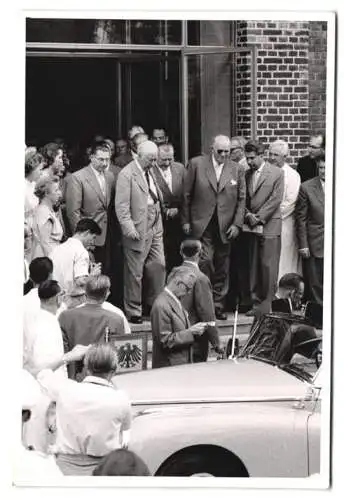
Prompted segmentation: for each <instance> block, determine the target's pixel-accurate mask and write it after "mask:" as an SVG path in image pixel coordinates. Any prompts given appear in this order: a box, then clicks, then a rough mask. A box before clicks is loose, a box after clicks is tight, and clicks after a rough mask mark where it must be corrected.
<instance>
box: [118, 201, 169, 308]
mask: <svg viewBox="0 0 344 500" xmlns="http://www.w3.org/2000/svg"><path fill="white" fill-rule="evenodd" d="M123 250H124V310H125V313H126V315H127V316H128V317H131V316H142V281H143V279H144V280H145V294H146V297H145V299H146V304H147V305H148V306H150V307H151V306H152V305H153V302H154V300H155V299H156V297H157V296H158V295H159V293H160V292H162V290H163V288H164V286H165V256H164V244H163V232H162V224H161V215H160V210H159V207H158V205H157V204H155V205H149V206H148V224H147V234H146V239H145V245H144V248H143V249H142V250H133V249H132V248H128V247H126V246H124V248H123Z"/></svg>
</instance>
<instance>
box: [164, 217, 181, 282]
mask: <svg viewBox="0 0 344 500" xmlns="http://www.w3.org/2000/svg"><path fill="white" fill-rule="evenodd" d="M182 239H183V231H182V226H181V222H180V219H179V217H178V218H176V219H172V220H165V221H164V249H165V260H166V274H167V275H168V274H169V273H170V271H171V270H172V269H173V268H174V267H176V266H180V265H181V264H182V257H181V255H180V244H181V242H182Z"/></svg>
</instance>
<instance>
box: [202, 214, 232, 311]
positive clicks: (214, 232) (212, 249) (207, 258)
mask: <svg viewBox="0 0 344 500" xmlns="http://www.w3.org/2000/svg"><path fill="white" fill-rule="evenodd" d="M201 242H202V252H201V256H200V262H199V267H200V269H201V271H202V272H203V273H204V274H206V275H207V276H208V278H209V279H210V281H211V284H212V286H213V297H214V305H215V309H216V310H218V311H222V310H224V306H225V299H226V295H227V293H228V289H229V256H230V249H231V244H230V242H228V243H223V242H222V240H221V236H220V230H219V224H218V220H217V214H216V212H215V213H214V215H213V217H212V218H211V220H210V222H209V224H208V226H207V228H206V230H205V231H204V233H203V235H202V237H201Z"/></svg>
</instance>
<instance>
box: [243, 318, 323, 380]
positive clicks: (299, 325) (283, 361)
mask: <svg viewBox="0 0 344 500" xmlns="http://www.w3.org/2000/svg"><path fill="white" fill-rule="evenodd" d="M320 342H321V338H319V337H317V334H316V331H315V329H314V328H313V327H312V326H310V325H308V324H307V323H306V322H305V321H303V320H302V319H300V318H299V317H295V316H293V315H290V314H283V313H272V314H268V315H265V316H263V317H262V318H261V319H260V321H259V322H257V324H256V325H255V327H254V328H253V330H252V332H251V334H250V337H249V339H248V341H247V343H246V344H245V345H244V347H243V348H242V350H241V352H240V353H239V357H246V358H251V359H257V360H259V361H262V362H265V363H269V364H273V365H276V366H278V367H280V368H281V369H282V370H284V371H287V372H288V373H291V374H292V375H294V376H296V377H298V378H301V379H303V380H307V381H311V380H312V378H313V376H314V373H315V372H316V371H317V366H316V363H315V352H316V349H318V347H319V344H320Z"/></svg>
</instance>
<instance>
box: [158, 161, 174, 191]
mask: <svg viewBox="0 0 344 500" xmlns="http://www.w3.org/2000/svg"><path fill="white" fill-rule="evenodd" d="M159 170H160V173H161V175H162V177H163V179H164V181H165V182H166V184H167V186H168V189H169V190H170V191H171V193H172V171H171V167H167V168H160V167H159Z"/></svg>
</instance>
